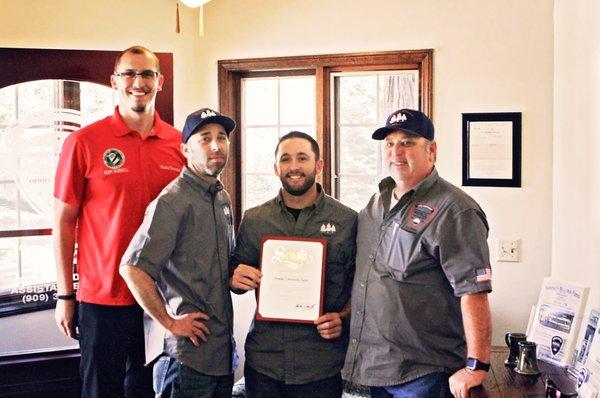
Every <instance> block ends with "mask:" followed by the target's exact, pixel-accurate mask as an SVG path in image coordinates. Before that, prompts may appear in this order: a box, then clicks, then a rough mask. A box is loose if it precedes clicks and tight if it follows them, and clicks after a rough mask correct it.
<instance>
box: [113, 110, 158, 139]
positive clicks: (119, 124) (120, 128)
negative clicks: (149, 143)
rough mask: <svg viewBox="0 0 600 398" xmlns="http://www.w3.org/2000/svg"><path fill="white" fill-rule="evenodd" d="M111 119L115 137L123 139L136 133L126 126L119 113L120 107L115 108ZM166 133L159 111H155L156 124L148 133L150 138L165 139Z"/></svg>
mask: <svg viewBox="0 0 600 398" xmlns="http://www.w3.org/2000/svg"><path fill="white" fill-rule="evenodd" d="M110 119H111V125H112V129H113V131H114V134H115V136H117V137H122V136H124V135H127V134H129V133H132V132H134V130H132V129H131V128H130V127H129V126H127V124H125V121H124V120H123V117H122V116H121V114H120V113H119V107H118V106H115V111H114V113H113V115H112V116H111V118H110ZM165 133H166V131H165V128H164V126H163V121H162V119H161V118H160V116H159V115H158V111H156V110H155V111H154V124H153V126H152V130H150V132H149V133H148V137H152V136H156V137H158V138H164V137H165Z"/></svg>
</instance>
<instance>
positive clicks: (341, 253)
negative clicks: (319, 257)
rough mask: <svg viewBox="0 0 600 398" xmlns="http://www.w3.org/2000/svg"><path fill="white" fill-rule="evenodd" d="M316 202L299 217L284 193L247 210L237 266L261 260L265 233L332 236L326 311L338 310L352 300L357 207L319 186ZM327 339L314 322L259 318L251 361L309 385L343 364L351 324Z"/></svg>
mask: <svg viewBox="0 0 600 398" xmlns="http://www.w3.org/2000/svg"><path fill="white" fill-rule="evenodd" d="M318 189H319V197H318V199H317V200H316V202H315V203H314V204H313V205H311V206H309V207H306V208H304V209H302V211H301V212H300V216H299V217H298V220H295V219H294V216H293V215H292V214H291V213H290V212H289V211H288V210H287V209H286V207H285V204H284V203H283V200H282V199H281V195H279V196H277V197H276V198H275V199H272V200H270V201H268V202H266V203H264V204H263V205H261V206H258V207H255V208H253V209H250V210H248V211H246V212H245V214H244V218H243V219H242V222H241V225H240V229H239V233H238V236H237V243H236V248H235V252H234V255H233V258H232V265H234V266H237V265H238V264H248V265H252V266H255V267H256V266H258V265H259V258H260V241H261V237H262V236H263V235H279V236H299V237H316V238H326V239H327V265H326V267H327V268H326V278H325V297H324V305H323V310H324V312H339V311H341V310H342V309H343V308H344V305H345V304H346V302H347V301H348V300H349V299H350V290H351V287H352V278H353V276H354V258H355V237H356V212H355V211H354V210H352V209H350V208H349V207H346V206H344V205H343V204H341V203H340V202H338V201H337V200H335V199H333V198H331V197H330V196H327V195H325V193H324V192H323V190H322V188H321V186H318ZM347 326H348V325H347V323H344V327H343V334H342V336H341V337H340V338H338V339H335V340H325V339H323V338H322V337H321V336H320V335H319V333H318V332H317V328H316V326H315V325H307V324H293V323H279V322H265V321H257V320H255V321H254V323H253V325H252V327H251V329H250V332H249V333H248V337H247V338H246V347H245V348H246V361H247V363H248V364H249V365H250V366H251V367H252V368H253V369H255V370H256V371H258V372H260V373H262V374H264V375H267V376H269V377H271V378H274V379H276V380H282V381H285V383H286V384H305V383H309V382H311V381H316V380H321V379H324V378H327V377H330V376H333V375H335V374H337V373H338V372H339V371H340V369H341V368H342V366H343V364H344V356H345V353H346V348H347V345H348V330H347V329H348V328H347Z"/></svg>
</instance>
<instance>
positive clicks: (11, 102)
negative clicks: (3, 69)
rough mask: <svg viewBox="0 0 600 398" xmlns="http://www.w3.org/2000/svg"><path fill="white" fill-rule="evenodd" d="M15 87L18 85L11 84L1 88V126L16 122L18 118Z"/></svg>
mask: <svg viewBox="0 0 600 398" xmlns="http://www.w3.org/2000/svg"><path fill="white" fill-rule="evenodd" d="M15 88H16V86H10V87H5V88H3V89H2V90H0V127H1V126H5V125H7V124H11V123H14V122H15V120H16V119H17V117H16V115H15Z"/></svg>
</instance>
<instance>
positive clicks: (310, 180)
mask: <svg viewBox="0 0 600 398" xmlns="http://www.w3.org/2000/svg"><path fill="white" fill-rule="evenodd" d="M302 176H303V177H306V180H305V181H304V184H302V185H300V186H299V187H298V186H296V187H294V186H291V185H290V184H289V183H288V181H287V177H289V174H287V175H285V176H281V177H279V179H280V180H281V185H282V186H283V189H284V190H285V191H286V192H287V193H289V194H290V195H293V196H302V195H304V194H305V193H306V192H308V190H309V189H310V187H312V186H313V184H314V183H315V178H316V176H317V173H316V172H315V171H313V172H312V173H310V174H308V175H306V174H302Z"/></svg>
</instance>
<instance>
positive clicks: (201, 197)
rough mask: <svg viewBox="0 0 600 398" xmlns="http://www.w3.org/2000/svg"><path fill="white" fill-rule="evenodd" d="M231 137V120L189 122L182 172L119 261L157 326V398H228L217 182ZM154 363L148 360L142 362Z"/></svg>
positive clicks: (229, 356) (209, 116)
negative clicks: (159, 326)
mask: <svg viewBox="0 0 600 398" xmlns="http://www.w3.org/2000/svg"><path fill="white" fill-rule="evenodd" d="M234 129H235V122H234V121H233V120H232V119H231V118H229V117H227V116H224V115H221V114H220V113H219V112H217V111H214V110H212V109H208V108H203V109H200V110H199V111H196V112H194V113H192V114H191V115H189V116H188V117H187V119H186V121H185V125H184V127H183V135H182V141H183V143H182V144H181V150H182V152H183V154H184V156H185V157H186V159H187V165H186V166H185V167H184V168H183V170H182V172H181V174H180V176H179V177H178V178H177V179H175V180H174V181H173V182H172V183H171V184H170V185H169V186H168V187H167V188H165V190H163V192H162V193H161V194H160V195H159V196H158V197H157V198H156V199H155V200H154V201H153V202H152V203H151V204H150V206H149V207H148V209H147V210H146V215H145V218H144V222H143V224H142V226H141V227H140V228H139V229H138V231H137V233H136V234H135V236H134V238H133V240H132V241H131V243H130V244H129V247H128V249H127V251H126V252H125V255H124V256H123V259H122V260H121V268H120V273H121V275H122V276H123V278H124V279H125V281H126V282H127V285H128V286H129V288H130V289H131V291H132V293H133V295H134V296H135V298H136V299H137V301H138V302H139V303H140V305H141V306H142V307H143V308H144V310H145V311H146V313H148V314H149V315H150V316H151V317H152V318H153V319H154V321H156V322H157V323H159V324H160V325H162V329H160V328H159V329H160V331H161V332H162V333H163V335H162V336H161V335H159V341H158V342H157V343H158V344H157V345H158V347H159V350H158V352H157V353H156V354H155V355H154V356H156V355H157V354H160V353H161V352H160V351H161V350H162V351H163V352H162V355H161V356H160V357H159V358H158V360H157V361H156V364H155V365H154V386H155V392H156V397H180V396H186V397H187V396H190V397H191V396H194V397H196V396H197V397H200V396H201V397H212V398H224V397H227V398H229V397H231V389H232V386H233V358H234V357H235V348H234V347H235V346H234V342H233V307H232V303H231V295H230V294H229V284H228V279H229V253H230V252H231V251H232V250H233V242H234V241H233V224H232V211H231V200H230V198H229V195H228V194H227V192H226V191H225V190H223V186H222V185H221V183H220V182H219V180H218V178H219V174H220V173H221V171H222V170H223V168H224V167H225V164H226V163H227V157H228V155H229V134H231V132H232V131H233V130H234ZM154 326H155V325H154ZM149 327H150V326H149ZM150 329H151V330H157V329H156V328H151V327H150ZM149 335H152V333H149ZM154 356H152V355H150V353H149V352H147V356H146V359H147V361H148V362H149V361H151V360H153V359H154Z"/></svg>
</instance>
